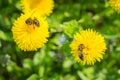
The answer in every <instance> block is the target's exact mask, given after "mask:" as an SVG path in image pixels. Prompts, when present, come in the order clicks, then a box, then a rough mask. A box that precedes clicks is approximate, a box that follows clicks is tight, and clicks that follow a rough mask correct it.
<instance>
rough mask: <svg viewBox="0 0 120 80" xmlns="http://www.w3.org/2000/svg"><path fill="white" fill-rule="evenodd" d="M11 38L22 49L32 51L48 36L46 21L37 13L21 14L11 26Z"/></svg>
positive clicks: (44, 41) (40, 45)
mask: <svg viewBox="0 0 120 80" xmlns="http://www.w3.org/2000/svg"><path fill="white" fill-rule="evenodd" d="M12 33H13V38H14V41H15V42H16V44H17V45H18V47H19V48H20V49H21V50H24V51H34V50H37V49H38V48H41V47H43V46H44V43H46V42H47V37H49V32H48V23H47V21H46V20H45V18H43V17H41V16H39V15H38V14H33V13H27V14H22V15H21V16H20V17H19V18H18V19H17V20H16V21H15V22H14V25H13V27H12Z"/></svg>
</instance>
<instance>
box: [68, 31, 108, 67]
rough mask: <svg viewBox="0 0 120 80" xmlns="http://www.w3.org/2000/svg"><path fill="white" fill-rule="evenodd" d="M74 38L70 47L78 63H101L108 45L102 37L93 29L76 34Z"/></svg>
mask: <svg viewBox="0 0 120 80" xmlns="http://www.w3.org/2000/svg"><path fill="white" fill-rule="evenodd" d="M74 38H75V39H74V41H73V42H72V43H71V44H70V47H71V53H72V55H73V56H74V58H75V60H76V61H78V62H81V63H82V64H88V65H93V64H94V63H95V62H96V61H99V62H100V61H101V59H102V58H103V54H104V52H105V50H106V43H105V40H104V37H103V36H102V35H100V34H98V33H97V32H96V31H93V30H92V29H87V30H82V31H80V32H79V33H76V34H75V35H74Z"/></svg>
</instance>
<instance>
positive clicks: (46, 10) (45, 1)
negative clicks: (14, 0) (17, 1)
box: [21, 0, 54, 16]
mask: <svg viewBox="0 0 120 80" xmlns="http://www.w3.org/2000/svg"><path fill="white" fill-rule="evenodd" d="M21 6H22V9H23V12H24V13H26V12H30V11H32V10H33V11H34V12H38V13H39V14H40V15H45V16H46V15H49V14H50V13H52V10H53V7H54V1H53V0H21Z"/></svg>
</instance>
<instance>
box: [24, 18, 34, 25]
mask: <svg viewBox="0 0 120 80" xmlns="http://www.w3.org/2000/svg"><path fill="white" fill-rule="evenodd" d="M25 23H26V24H28V25H31V24H33V20H32V19H31V18H28V19H26V20H25Z"/></svg>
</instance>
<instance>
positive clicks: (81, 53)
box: [78, 44, 85, 61]
mask: <svg viewBox="0 0 120 80" xmlns="http://www.w3.org/2000/svg"><path fill="white" fill-rule="evenodd" d="M84 48H85V46H84V45H83V44H80V45H79V47H78V56H79V58H80V59H81V60H82V61H83V60H84V56H83V49H84Z"/></svg>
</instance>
